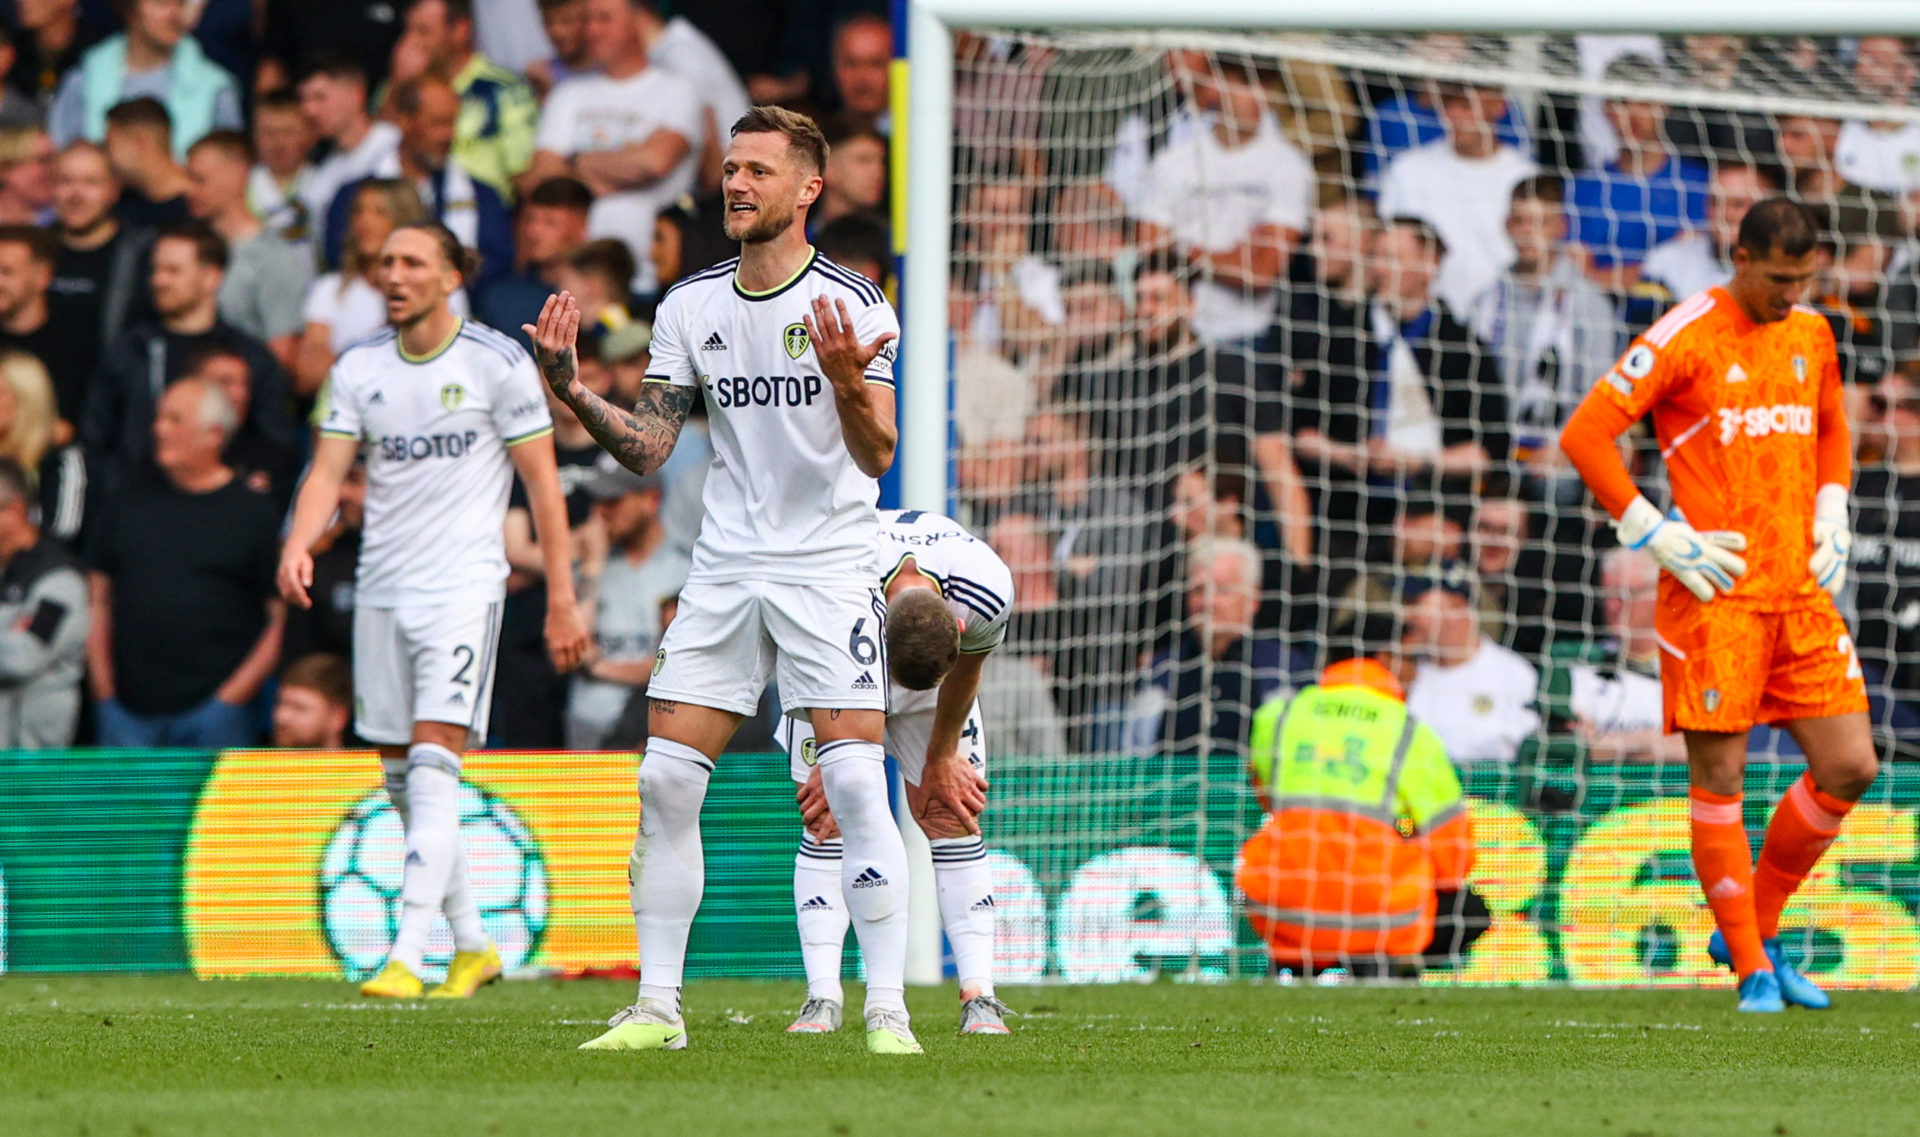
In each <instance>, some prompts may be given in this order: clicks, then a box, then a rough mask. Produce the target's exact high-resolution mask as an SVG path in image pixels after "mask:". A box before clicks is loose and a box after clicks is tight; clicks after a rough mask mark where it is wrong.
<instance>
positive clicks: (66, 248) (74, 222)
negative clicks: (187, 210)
mask: <svg viewBox="0 0 1920 1137" xmlns="http://www.w3.org/2000/svg"><path fill="white" fill-rule="evenodd" d="M119 198H120V182H119V180H118V179H116V178H115V177H114V176H113V167H112V166H110V165H109V164H108V163H107V154H106V151H104V150H102V149H100V147H98V146H96V145H94V144H93V143H91V142H76V143H74V144H73V145H72V146H69V147H67V149H66V150H65V151H63V152H62V153H61V155H60V157H59V159H58V160H57V161H56V162H55V163H54V178H53V209H54V214H55V216H56V217H57V218H58V220H59V226H58V228H57V229H56V230H55V231H56V232H57V233H58V234H59V237H60V253H59V256H58V257H57V258H56V259H55V261H54V266H53V285H52V287H51V289H50V290H49V291H48V303H49V305H50V307H51V308H52V311H53V318H54V320H55V321H56V323H57V324H58V326H59V327H60V328H61V329H63V330H64V331H67V332H70V333H71V334H72V335H73V336H74V337H75V339H76V342H79V343H84V344H86V345H89V346H91V348H92V349H93V353H94V354H93V355H92V356H91V357H90V359H97V358H99V354H100V352H102V351H104V350H105V349H106V347H107V345H109V344H111V343H113V342H115V341H117V340H118V339H119V338H120V335H121V333H122V332H123V331H125V330H126V328H127V327H128V326H129V325H130V324H132V323H134V322H135V321H137V320H141V319H144V318H146V316H147V315H148V314H149V313H150V312H151V310H152V304H151V302H150V301H149V299H148V296H147V258H148V255H149V253H150V251H151V250H152V248H153V234H152V233H151V232H148V231H146V230H137V229H129V228H127V227H126V226H124V225H122V224H120V222H119V220H118V219H117V218H115V217H114V215H113V206H114V203H115V202H116V201H118V200H119ZM92 373H93V366H92V363H91V362H89V364H88V366H87V368H86V370H85V372H84V374H87V375H91V374H92ZM61 382H62V386H63V387H64V386H65V385H66V383H67V380H66V379H65V377H64V376H63V377H62V380H61ZM61 407H62V411H63V413H68V414H78V413H79V411H78V410H77V409H74V408H69V407H67V406H66V404H65V403H62V404H61Z"/></svg>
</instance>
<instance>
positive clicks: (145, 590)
mask: <svg viewBox="0 0 1920 1137" xmlns="http://www.w3.org/2000/svg"><path fill="white" fill-rule="evenodd" d="M237 425H238V422H237V420H236V418H235V417H234V413H233V406H232V404H230V403H229V402H228V401H227V399H226V396H225V395H223V394H221V393H220V390H219V388H217V387H215V386H213V385H212V384H211V383H207V382H204V381H201V380H186V381H183V382H180V383H176V384H174V385H173V386H172V387H169V388H168V389H167V390H166V392H165V393H164V394H162V395H161V396H160V399H159V405H158V408H157V410H156V413H155V415H154V419H153V425H152V434H153V441H152V450H153V456H154V463H155V465H156V466H157V467H158V469H159V472H158V476H156V477H145V478H141V479H139V480H137V481H135V482H133V483H132V484H130V485H128V486H126V487H125V489H124V491H123V492H121V493H119V494H117V495H115V496H114V497H112V498H110V499H109V500H108V503H107V506H106V509H105V511H104V515H103V516H102V518H101V519H100V523H99V527H98V529H97V530H96V532H95V534H94V540H93V541H92V544H91V550H90V555H89V558H88V560H89V566H90V568H91V570H92V573H91V591H92V615H93V628H92V634H91V635H90V636H89V638H88V642H87V671H88V676H89V679H90V681H91V684H92V687H93V695H94V699H95V713H96V716H97V728H98V729H97V738H98V740H99V742H100V744H101V745H102V746H126V747H140V748H151V747H185V748H190V749H219V748H223V747H230V746H246V745H249V744H251V743H252V742H253V741H254V740H255V739H256V738H257V737H258V735H259V732H258V730H257V727H256V723H255V719H254V715H253V713H252V711H251V709H250V705H251V704H252V703H253V701H254V699H255V697H256V696H258V695H259V693H260V689H261V687H262V685H263V684H265V683H266V681H267V679H268V678H269V677H271V676H272V674H273V671H274V669H275V667H277V666H278V664H279V662H280V637H281V630H282V626H283V624H284V622H285V619H286V605H285V604H284V603H282V601H281V600H280V597H279V594H278V591H277V590H276V588H275V585H274V571H275V569H276V568H277V567H278V564H279V545H280V511H279V510H278V509H276V508H275V507H274V505H273V503H272V500H271V499H270V498H268V497H267V496H266V495H264V494H259V493H255V492H254V491H252V490H250V489H248V488H247V487H246V486H245V485H244V484H243V483H242V482H241V481H240V480H239V479H238V478H236V477H235V476H234V472H233V470H232V469H230V468H229V467H228V466H226V465H225V464H224V463H223V462H222V461H221V458H220V454H221V451H222V449H224V448H225V446H226V444H227V440H228V438H229V437H230V436H231V435H232V434H233V431H234V429H235V427H236V426H237ZM183 644H192V645H193V650H192V651H182V650H181V645H183Z"/></svg>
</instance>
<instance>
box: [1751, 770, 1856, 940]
mask: <svg viewBox="0 0 1920 1137" xmlns="http://www.w3.org/2000/svg"><path fill="white" fill-rule="evenodd" d="M1852 808H1853V803H1852V802H1850V801H1841V800H1840V799H1839V798H1837V797H1834V796H1833V795H1832V794H1828V793H1822V792H1821V791H1820V787H1818V786H1816V785H1814V784H1813V775H1812V774H1811V773H1808V774H1802V775H1801V776H1800V779H1799V780H1798V781H1796V782H1794V783H1793V788H1792V789H1789V790H1788V791H1787V793H1786V796H1785V797H1782V798H1781V799H1780V804H1779V805H1777V806H1775V807H1774V809H1773V820H1772V821H1771V822H1769V823H1768V824H1767V840H1766V843H1765V844H1764V845H1762V846H1761V847H1760V866H1759V867H1758V868H1757V869H1755V870H1754V874H1753V908H1754V915H1755V917H1756V919H1757V920H1758V923H1759V928H1760V938H1761V939H1768V938H1771V937H1773V936H1776V935H1779V934H1780V911H1781V909H1783V908H1785V907H1786V906H1787V898H1788V897H1790V896H1792V895H1793V890H1794V889H1796V888H1799V887H1800V882H1801V881H1803V880H1805V879H1807V874H1808V873H1811V872H1812V871H1813V866H1814V865H1816V864H1819V863H1820V855H1821V854H1822V853H1825V852H1826V851H1827V846H1829V845H1831V844H1833V839H1834V838H1835V837H1838V836H1839V835H1840V823H1841V821H1843V820H1845V818H1846V816H1847V811H1848V810H1851V809H1852Z"/></svg>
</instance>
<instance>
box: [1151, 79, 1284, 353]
mask: <svg viewBox="0 0 1920 1137" xmlns="http://www.w3.org/2000/svg"><path fill="white" fill-rule="evenodd" d="M1170 58H1171V66H1172V68H1173V75H1174V81H1175V83H1176V84H1178V85H1179V86H1181V87H1183V88H1186V89H1187V91H1188V97H1189V99H1190V100H1191V105H1192V110H1191V112H1190V113H1191V114H1192V115H1193V116H1194V118H1195V120H1196V124H1195V127H1194V129H1192V130H1190V131H1187V132H1186V133H1184V135H1182V136H1180V137H1175V138H1170V139H1169V140H1168V142H1167V145H1166V147H1165V148H1164V149H1162V150H1161V151H1160V153H1158V154H1157V155H1155V156H1154V158H1153V161H1152V162H1151V164H1149V165H1148V167H1147V172H1146V181H1145V185H1144V189H1143V191H1142V193H1141V196H1140V198H1139V200H1138V201H1136V202H1135V203H1134V215H1135V217H1136V219H1137V220H1138V222H1139V242H1140V246H1141V249H1142V251H1143V252H1146V253H1151V252H1155V251H1158V250H1161V249H1166V248H1175V249H1177V250H1178V253H1179V255H1180V256H1181V257H1182V258H1184V259H1185V260H1187V261H1188V262H1189V263H1191V265H1192V266H1193V268H1194V269H1195V270H1197V271H1198V272H1199V273H1200V278H1201V280H1200V283H1199V284H1198V285H1196V286H1195V288H1194V316H1193V328H1194V331H1195V332H1196V333H1198V334H1199V336H1200V338H1201V339H1203V340H1206V341H1208V342H1209V343H1217V342H1225V341H1231V340H1248V339H1252V338H1253V337H1255V336H1258V335H1260V334H1261V333H1262V332H1264V331H1266V330H1267V326H1268V325H1269V324H1271V323H1272V322H1273V315H1274V312H1275V310H1276V308H1277V306H1278V295H1277V293H1276V292H1275V289H1274V286H1275V285H1276V284H1278V283H1279V282H1280V281H1281V280H1282V279H1284V274H1285V271H1286V266H1287V258H1288V257H1289V256H1290V255H1291V254H1292V251H1293V248H1294V246H1295V244H1297V243H1298V241H1299V240H1300V237H1301V235H1302V234H1304V233H1305V232H1306V230H1307V223H1308V221H1309V219H1310V218H1311V216H1312V213H1313V202H1314V184H1315V183H1314V175H1313V167H1312V166H1311V165H1309V164H1308V162H1307V158H1306V156H1305V155H1304V154H1302V153H1301V152H1300V149H1299V147H1297V146H1295V145H1294V144H1293V143H1292V141H1290V140H1289V139H1288V138H1287V136H1286V134H1285V132H1284V131H1282V130H1281V128H1280V120H1279V118H1278V117H1277V116H1276V115H1275V114H1274V112H1273V106H1272V103H1271V97H1270V96H1269V94H1268V92H1267V88H1266V86H1265V85H1264V82H1263V77H1262V76H1261V75H1259V74H1258V73H1256V72H1255V71H1254V69H1253V68H1252V67H1251V65H1248V64H1234V63H1230V62H1227V61H1224V60H1222V59H1220V58H1218V57H1215V56H1210V55H1208V54H1206V53H1204V52H1192V51H1182V52H1174V53H1172V55H1171V57H1170ZM1201 123H1209V124H1210V125H1200V124H1201Z"/></svg>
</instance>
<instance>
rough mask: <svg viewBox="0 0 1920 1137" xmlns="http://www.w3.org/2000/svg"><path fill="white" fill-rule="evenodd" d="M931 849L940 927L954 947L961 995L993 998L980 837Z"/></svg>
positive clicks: (988, 885)
mask: <svg viewBox="0 0 1920 1137" xmlns="http://www.w3.org/2000/svg"><path fill="white" fill-rule="evenodd" d="M927 843H928V844H929V845H931V846H932V847H933V883H934V888H935V890H936V891H937V892H938V893H939V896H940V923H941V925H942V926H944V927H945V928H946V930H947V943H948V944H950V945H952V947H953V969H954V971H955V972H956V973H958V974H959V976H960V990H961V991H963V992H966V991H971V992H973V993H974V994H976V995H991V994H993V870H992V868H991V867H990V866H989V865H988V863H987V846H986V844H985V843H984V842H982V841H981V840H980V838H978V837H938V838H934V839H933V840H931V841H929V842H927Z"/></svg>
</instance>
